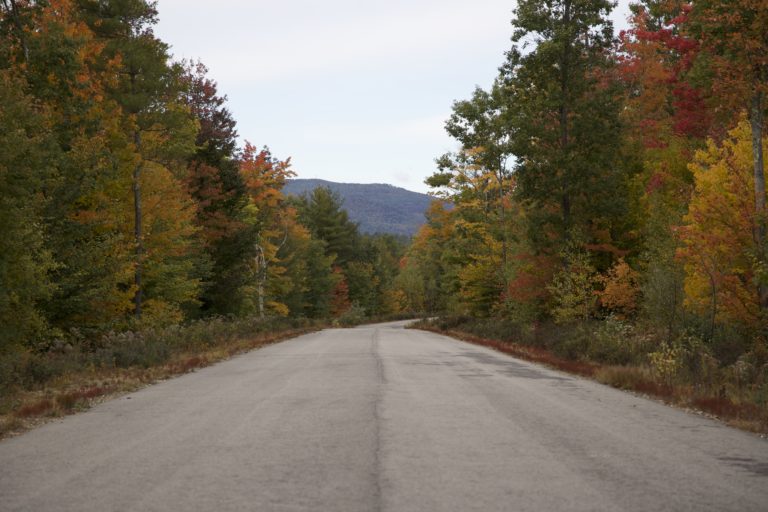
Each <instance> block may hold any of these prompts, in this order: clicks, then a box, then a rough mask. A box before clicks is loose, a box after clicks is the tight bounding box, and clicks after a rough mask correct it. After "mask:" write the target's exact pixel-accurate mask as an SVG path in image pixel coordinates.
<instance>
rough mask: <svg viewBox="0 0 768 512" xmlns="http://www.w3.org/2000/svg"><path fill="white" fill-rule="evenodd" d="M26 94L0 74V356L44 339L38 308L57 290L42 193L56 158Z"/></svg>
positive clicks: (18, 82) (15, 81) (8, 75)
mask: <svg viewBox="0 0 768 512" xmlns="http://www.w3.org/2000/svg"><path fill="white" fill-rule="evenodd" d="M23 89H24V83H23V81H21V80H19V79H16V78H14V77H13V76H12V75H11V73H10V72H8V71H0V126H2V127H3V129H2V131H1V132H0V232H2V234H3V235H2V237H0V326H2V328H0V352H2V351H4V350H6V349H7V348H8V347H9V346H11V345H23V344H27V345H28V344H30V343H31V342H32V341H33V340H34V339H35V338H36V337H38V336H40V335H42V334H43V333H44V331H45V329H46V320H45V318H44V316H43V315H42V314H41V311H40V309H39V304H40V301H41V300H42V299H45V298H46V297H48V296H49V295H50V293H51V292H52V290H53V288H52V283H50V281H49V279H48V275H47V273H48V272H49V271H50V270H52V268H53V261H52V260H51V255H50V252H49V251H48V250H47V249H46V247H45V245H44V242H45V231H44V230H45V226H44V223H43V216H42V213H43V207H44V201H43V199H42V194H41V192H42V190H44V189H45V188H46V187H47V186H48V185H49V183H50V179H51V178H52V177H53V175H54V174H53V173H54V170H53V168H52V165H51V164H52V161H51V160H52V159H54V158H55V156H56V153H55V150H52V149H51V146H52V137H51V134H50V132H49V131H48V129H47V126H46V123H45V117H44V116H43V115H42V114H41V113H39V112H38V111H36V109H35V108H34V107H33V102H32V100H31V98H29V97H27V96H25V95H24V94H23V93H22V91H23Z"/></svg>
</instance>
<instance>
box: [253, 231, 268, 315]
mask: <svg viewBox="0 0 768 512" xmlns="http://www.w3.org/2000/svg"><path fill="white" fill-rule="evenodd" d="M254 262H255V264H256V298H257V300H258V306H259V318H261V319H262V320H263V319H264V282H265V281H266V280H267V258H266V255H265V254H264V249H263V248H262V247H261V246H260V245H258V244H257V245H256V257H255V258H254Z"/></svg>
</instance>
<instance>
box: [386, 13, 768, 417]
mask: <svg viewBox="0 0 768 512" xmlns="http://www.w3.org/2000/svg"><path fill="white" fill-rule="evenodd" d="M613 6H614V4H613V2H610V1H608V0H554V1H551V2H542V1H540V0H520V1H518V5H517V8H516V9H515V11H514V18H513V19H512V28H513V35H512V42H513V45H512V48H511V49H510V50H509V51H508V52H507V54H506V59H505V60H504V61H503V62H502V63H501V67H500V69H499V74H498V77H497V78H496V80H495V81H494V83H493V85H492V87H491V88H490V89H489V90H483V89H480V88H478V89H477V90H475V91H474V93H473V94H472V97H471V98H470V99H468V100H464V101H457V102H455V103H454V105H453V113H452V115H451V117H450V119H449V120H448V122H447V124H446V128H447V131H448V132H449V133H450V135H451V136H452V137H453V138H455V139H456V140H457V141H458V142H459V144H460V147H461V149H460V150H458V151H457V152H455V153H451V154H447V155H444V156H442V157H440V158H439V159H438V165H439V171H438V172H437V173H435V174H434V175H433V176H432V177H430V178H429V179H428V180H427V183H428V184H429V185H431V186H432V187H434V190H435V191H436V193H437V194H438V195H440V196H443V197H446V198H448V199H450V200H451V202H452V203H453V204H454V208H453V209H451V210H448V209H445V208H443V207H441V205H440V204H439V203H435V205H434V206H433V208H432V210H431V211H430V212H429V214H428V223H427V224H426V225H425V226H424V227H423V229H422V230H421V231H420V232H419V233H418V235H417V236H416V238H415V240H414V243H413V246H412V247H411V248H410V250H409V252H408V254H407V257H406V264H405V265H404V269H403V271H402V272H401V274H400V275H399V276H398V283H399V286H400V290H401V293H402V295H403V300H404V301H405V303H406V304H407V305H408V306H409V307H410V308H412V309H414V310H423V309H426V310H431V311H439V312H447V313H452V314H459V315H471V316H472V317H474V318H491V319H492V320H491V321H488V322H485V325H486V328H487V329H486V330H488V331H492V332H494V333H495V334H494V335H497V336H502V337H503V336H511V337H512V338H515V339H517V340H518V341H519V340H528V341H530V342H531V343H541V344H548V345H550V346H552V347H554V349H555V350H557V351H559V352H561V353H564V354H568V355H570V356H572V357H575V358H587V359H593V360H597V361H601V362H609V363H614V364H625V363H628V362H638V363H641V364H648V365H650V367H651V368H652V369H654V371H655V372H656V373H657V374H658V375H664V376H665V379H666V377H670V375H672V374H674V375H675V376H676V377H675V378H677V376H681V375H683V374H685V373H686V372H688V374H693V377H692V378H693V381H695V382H701V380H702V379H704V378H705V376H706V375H709V377H706V378H707V379H709V382H710V384H708V385H710V386H715V385H717V386H720V384H722V383H724V382H725V383H733V385H734V386H742V385H744V386H746V385H747V384H745V383H748V384H749V385H750V386H752V388H751V389H752V390H753V391H754V392H755V395H754V397H756V398H755V399H756V400H758V401H759V402H760V403H762V404H765V403H766V401H768V366H766V364H768V351H767V350H766V336H767V335H768V315H767V311H768V270H767V269H768V266H767V263H768V262H767V261H766V206H765V199H766V196H765V179H764V169H763V167H764V164H763V151H764V148H765V144H766V138H765V133H764V132H763V125H764V116H765V110H766V92H768V39H766V27H768V4H766V3H765V2H755V1H752V0H737V1H732V2H723V1H721V0H720V1H718V0H697V1H695V2H693V3H688V2H684V1H679V0H642V1H640V2H638V3H637V4H635V5H634V6H633V7H632V12H633V15H632V18H631V28H630V29H629V30H627V31H625V32H622V33H621V34H620V35H619V36H618V37H616V36H614V32H613V27H612V25H611V22H610V21H609V18H608V16H609V13H610V12H611V9H612V8H613ZM500 326H506V331H504V329H502V328H501V327H500ZM609 331H610V332H609ZM510 333H514V335H513V336H512V334H510ZM708 371H709V372H710V373H709V374H707V373H706V372H708ZM713 376H715V377H713ZM670 378H671V377H670ZM681 378H682V377H681Z"/></svg>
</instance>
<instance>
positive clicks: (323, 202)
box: [296, 187, 360, 269]
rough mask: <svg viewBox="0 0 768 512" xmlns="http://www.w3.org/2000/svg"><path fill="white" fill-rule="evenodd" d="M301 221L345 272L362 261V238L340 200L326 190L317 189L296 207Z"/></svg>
mask: <svg viewBox="0 0 768 512" xmlns="http://www.w3.org/2000/svg"><path fill="white" fill-rule="evenodd" d="M296 206H297V210H298V212H299V221H300V222H301V223H302V224H303V225H305V226H306V227H307V228H308V229H309V232H310V233H312V236H313V237H314V238H316V239H318V240H322V241H323V242H325V244H326V251H327V254H329V255H333V256H334V261H335V264H336V265H338V266H339V267H341V268H342V269H344V268H345V267H346V266H347V265H348V264H349V263H350V262H352V261H355V260H357V259H359V258H360V234H359V233H358V230H357V225H356V224H355V223H353V222H352V221H350V220H349V215H348V214H347V212H346V210H344V209H343V208H342V199H341V197H340V196H339V195H338V194H336V193H334V192H333V191H332V190H331V189H329V188H326V187H318V188H316V189H314V190H313V191H312V193H311V194H309V195H306V196H303V197H301V198H300V199H299V200H298V203H297V205H296Z"/></svg>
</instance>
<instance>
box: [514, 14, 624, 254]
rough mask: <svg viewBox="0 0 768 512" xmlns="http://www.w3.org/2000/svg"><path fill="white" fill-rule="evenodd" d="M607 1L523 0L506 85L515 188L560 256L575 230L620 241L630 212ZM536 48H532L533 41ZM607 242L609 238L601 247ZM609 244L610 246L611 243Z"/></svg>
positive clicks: (537, 235)
mask: <svg viewBox="0 0 768 512" xmlns="http://www.w3.org/2000/svg"><path fill="white" fill-rule="evenodd" d="M612 6H613V4H612V3H611V2H610V1H608V0H553V1H548V2H541V1H539V0H523V1H520V2H519V3H518V7H517V9H516V10H515V18H514V19H513V20H512V25H513V27H514V33H513V36H512V41H513V42H514V43H516V46H513V48H512V49H511V50H510V51H509V52H508V53H507V60H506V62H505V64H504V66H503V67H502V68H501V72H502V74H501V77H500V80H501V84H502V85H501V87H502V92H503V94H504V96H505V101H506V116H507V118H508V121H507V122H508V127H509V131H510V133H511V139H510V145H511V152H512V153H513V154H514V156H515V158H516V167H515V170H516V187H517V192H518V194H519V196H520V198H521V199H523V200H525V201H528V202H530V203H531V208H529V210H530V212H531V215H530V216H529V217H528V218H529V220H530V221H531V222H532V226H531V234H530V236H531V237H532V239H534V240H537V242H536V245H537V246H538V247H539V248H542V249H543V248H546V247H547V246H549V245H552V244H553V242H554V244H555V247H552V248H551V249H548V250H550V251H553V252H554V253H558V252H559V251H560V249H562V247H564V244H565V243H566V242H567V240H568V239H569V237H570V235H569V233H570V232H571V230H572V229H574V228H579V229H580V230H581V231H582V232H583V233H585V234H590V233H593V232H595V231H603V232H611V230H613V231H614V233H613V234H614V235H616V231H618V229H617V228H619V226H618V225H617V224H620V218H621V215H622V213H623V209H624V207H625V203H624V199H625V195H626V194H625V190H624V187H625V185H624V181H625V178H626V177H625V175H624V172H623V169H622V167H621V166H620V165H619V158H618V156H619V152H618V148H619V145H620V142H621V138H620V136H621V127H620V122H619V115H618V114H619V111H620V103H619V95H618V94H617V92H618V91H617V88H616V86H615V80H614V79H613V77H612V74H611V73H612V72H611V68H612V59H611V54H610V51H609V50H610V45H611V42H612V25H611V22H610V21H609V20H608V17H607V16H608V14H609V13H610V11H611V8H612ZM531 42H532V43H533V44H534V45H535V47H534V48H531V49H529V48H528V46H529V44H530V43H531ZM602 243H606V242H604V241H603V242H602ZM607 243H612V240H608V241H607Z"/></svg>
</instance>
